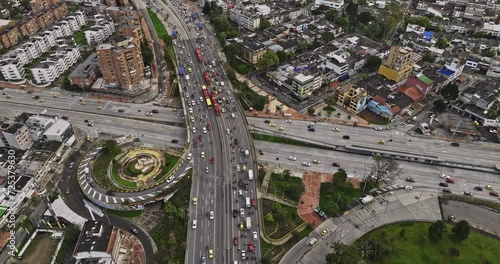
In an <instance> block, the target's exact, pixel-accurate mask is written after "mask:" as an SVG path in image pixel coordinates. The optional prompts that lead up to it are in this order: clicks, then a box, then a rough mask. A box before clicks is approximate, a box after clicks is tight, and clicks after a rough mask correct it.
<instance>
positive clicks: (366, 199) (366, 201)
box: [361, 195, 373, 204]
mask: <svg viewBox="0 0 500 264" xmlns="http://www.w3.org/2000/svg"><path fill="white" fill-rule="evenodd" d="M371 202H373V196H371V195H367V196H365V197H363V199H361V203H362V204H369V203H371Z"/></svg>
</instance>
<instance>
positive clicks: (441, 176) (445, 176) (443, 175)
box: [439, 173, 450, 179]
mask: <svg viewBox="0 0 500 264" xmlns="http://www.w3.org/2000/svg"><path fill="white" fill-rule="evenodd" d="M439 178H441V179H449V178H450V176H448V175H446V174H444V173H441V174H439Z"/></svg>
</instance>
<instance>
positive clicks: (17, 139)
mask: <svg viewBox="0 0 500 264" xmlns="http://www.w3.org/2000/svg"><path fill="white" fill-rule="evenodd" d="M0 129H1V130H0V141H1V142H2V143H1V144H2V145H3V146H6V147H11V148H15V149H22V150H26V149H29V148H31V146H32V145H33V140H32V139H31V134H30V131H29V129H28V127H27V126H26V125H23V124H11V125H8V126H7V127H5V128H0Z"/></svg>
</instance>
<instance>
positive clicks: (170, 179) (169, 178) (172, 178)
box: [167, 175, 175, 183]
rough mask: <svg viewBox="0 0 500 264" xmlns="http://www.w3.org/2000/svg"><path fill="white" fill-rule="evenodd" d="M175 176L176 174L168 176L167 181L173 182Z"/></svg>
mask: <svg viewBox="0 0 500 264" xmlns="http://www.w3.org/2000/svg"><path fill="white" fill-rule="evenodd" d="M174 178H175V176H174V175H172V176H170V177H168V178H167V183H170V182H172V181H173V180H174Z"/></svg>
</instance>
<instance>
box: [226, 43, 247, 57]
mask: <svg viewBox="0 0 500 264" xmlns="http://www.w3.org/2000/svg"><path fill="white" fill-rule="evenodd" d="M224 50H225V51H226V52H227V53H229V54H231V55H234V56H238V57H240V56H241V55H243V52H242V51H241V46H240V44H238V43H231V44H229V45H226V46H225V47H224Z"/></svg>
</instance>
